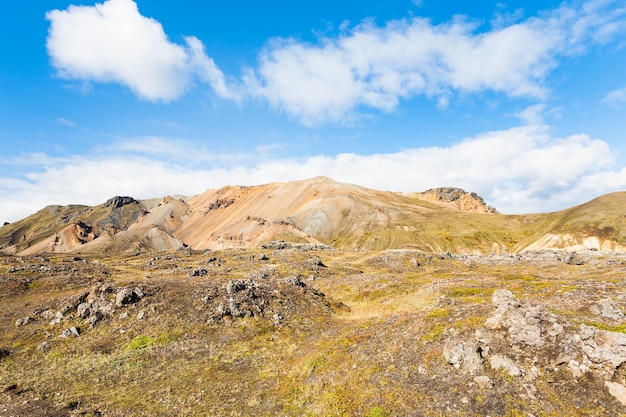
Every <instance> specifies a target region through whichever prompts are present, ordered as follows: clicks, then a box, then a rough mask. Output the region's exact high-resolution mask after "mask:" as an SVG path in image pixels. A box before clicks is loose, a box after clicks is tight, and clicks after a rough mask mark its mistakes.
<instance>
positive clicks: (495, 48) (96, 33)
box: [0, 0, 626, 221]
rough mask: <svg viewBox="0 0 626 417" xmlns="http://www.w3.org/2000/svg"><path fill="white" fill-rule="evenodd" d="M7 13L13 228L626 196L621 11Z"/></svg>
mask: <svg viewBox="0 0 626 417" xmlns="http://www.w3.org/2000/svg"><path fill="white" fill-rule="evenodd" d="M5 9H8V10H5V13H3V14H2V15H0V28H1V29H0V30H2V31H4V34H3V35H4V36H2V39H3V41H2V43H0V48H1V53H2V57H3V58H2V60H1V61H0V139H1V140H2V148H1V151H0V193H1V194H2V200H1V201H0V221H15V220H18V219H20V218H23V217H25V216H27V215H29V214H32V213H34V212H35V211H37V210H39V209H40V208H42V207H44V206H46V205H49V204H90V205H95V204H99V203H102V202H104V201H105V200H106V199H108V198H109V197H112V196H114V195H131V196H133V197H136V198H152V197H161V196H165V195H168V194H178V195H195V194H199V193H201V192H203V191H204V190H206V189H208V188H217V187H220V186H223V185H228V184H242V185H254V184H263V183H267V182H273V181H288V180H295V179H302V178H309V177H314V176H317V175H326V176H329V177H331V178H333V179H335V180H338V181H342V182H349V183H356V184H359V185H363V186H367V187H371V188H376V189H383V190H391V191H424V190H426V189H428V188H433V187H440V186H457V187H462V188H464V189H466V190H468V191H474V192H477V193H478V194H480V195H481V196H483V197H484V198H485V200H486V201H487V202H488V203H489V204H491V205H493V206H495V207H496V208H497V209H498V210H500V211H501V212H504V213H528V212H540V211H552V210H559V209H562V208H566V207H569V206H572V205H575V204H580V203H583V202H585V201H588V200H590V199H592V198H594V197H596V196H599V195H601V194H605V193H609V192H613V191H619V190H624V189H626V122H625V121H626V5H624V3H623V1H621V0H620V1H617V0H591V1H566V2H560V1H541V2H539V1H507V2H492V1H482V2H459V1H458V0H454V1H453V0H437V1H435V0H421V1H417V0H413V1H411V0H390V1H387V2H368V1H360V2H352V1H344V2H337V1H334V2H330V1H316V2H279V1H265V2H258V1H257V2H248V1H241V2H196V1H189V0H180V1H177V2H171V1H157V0H150V1H147V0H138V1H131V0H108V1H104V2H89V1H70V2H68V1H46V2H41V1H37V0H23V1H19V2H10V3H9V4H8V5H5Z"/></svg>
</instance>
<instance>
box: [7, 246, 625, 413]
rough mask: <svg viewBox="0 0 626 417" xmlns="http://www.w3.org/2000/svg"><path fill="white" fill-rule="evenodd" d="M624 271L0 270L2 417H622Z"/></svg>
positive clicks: (457, 262)
mask: <svg viewBox="0 0 626 417" xmlns="http://www.w3.org/2000/svg"><path fill="white" fill-rule="evenodd" d="M625 276H626V255H624V254H618V253H608V252H600V251H585V252H577V253H566V252H557V251H541V252H532V253H524V254H519V255H499V256H461V255H454V254H450V253H436V254H433V253H425V252H419V251H406V250H394V251H384V252H357V251H339V250H333V249H331V248H329V247H326V246H322V245H311V244H302V245H293V244H289V243H285V242H275V243H273V244H269V245H266V246H265V247H262V248H259V249H250V250H242V249H237V250H223V251H202V252H198V251H190V250H180V251H175V252H168V253H159V254H143V255H137V256H125V257H122V256H111V257H96V256H93V255H89V256H87V255H54V256H52V255H49V256H39V255H37V256H28V257H15V256H4V257H0V305H1V306H2V308H0V325H1V326H2V329H3V331H2V333H1V334H0V416H44V415H45V416H77V415H86V416H126V415H138V416H155V415H162V416H178V415H198V416H204V415H216V416H218V415H219V416H247V415H255V416H276V415H281V416H301V415H310V416H344V415H345V416H370V417H372V416H441V415H460V416H485V415H490V416H563V415H572V416H575V415H585V416H620V415H626V373H625V371H624V369H623V367H622V365H623V364H624V362H626V334H625V332H626V317H625V316H624V312H623V311H624V306H625V305H626V293H625V292H624V290H625V287H626V286H625V283H624V277H625Z"/></svg>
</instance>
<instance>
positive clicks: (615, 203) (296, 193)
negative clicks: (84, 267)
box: [0, 177, 626, 255]
mask: <svg viewBox="0 0 626 417" xmlns="http://www.w3.org/2000/svg"><path fill="white" fill-rule="evenodd" d="M625 203H626V193H614V194H610V195H606V196H603V197H600V198H598V199H595V200H593V201H591V202H589V203H587V204H583V205H581V206H578V207H574V208H571V209H567V210H563V211H561V212H556V213H546V214H535V215H517V216H512V215H503V214H499V213H498V212H497V211H496V210H495V209H494V208H492V207H489V206H488V205H486V204H485V202H484V201H483V199H482V198H480V196H478V195H476V194H474V193H469V192H465V191H463V190H461V189H458V188H437V189H433V190H428V191H426V192H424V193H393V192H387V191H377V190H371V189H367V188H364V187H360V186H357V185H351V184H342V183H338V182H335V181H332V180H330V179H328V178H325V177H318V178H313V179H310V180H304V181H294V182H288V183H272V184H266V185H261V186H254V187H244V186H228V187H224V188H221V189H218V190H208V191H206V192H205V193H203V194H200V195H197V196H193V197H189V198H184V199H181V198H173V197H165V198H162V199H156V200H146V201H138V200H135V199H133V198H131V197H115V198H112V199H111V200H109V201H107V202H106V203H104V204H102V205H100V206H96V207H86V206H67V207H61V206H49V207H46V208H44V209H42V210H41V211H39V212H38V213H35V214H33V215H31V216H29V217H27V218H25V219H23V220H21V221H18V222H15V223H13V224H9V225H5V226H3V227H2V228H0V251H2V252H3V253H6V254H17V255H30V254H36V253H102V254H112V253H143V252H146V251H157V252H158V251H164V250H176V249H180V248H184V247H187V248H191V249H193V250H204V249H211V250H217V249H223V248H237V247H239V248H254V247H258V246H260V245H262V244H264V243H268V242H271V241H276V240H285V241H289V242H300V243H313V244H326V245H330V246H332V247H334V248H337V249H358V250H384V249H394V248H395V249H418V250H422V251H429V252H440V251H448V252H452V253H461V254H500V253H517V252H521V251H524V250H539V249H559V250H581V249H595V250H603V251H623V250H625V249H626V226H625V224H626V222H625V221H624V219H625V217H624V216H626V210H624V207H625V206H626V205H625Z"/></svg>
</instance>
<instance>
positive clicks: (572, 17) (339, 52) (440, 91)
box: [252, 1, 625, 124]
mask: <svg viewBox="0 0 626 417" xmlns="http://www.w3.org/2000/svg"><path fill="white" fill-rule="evenodd" d="M613 3H615V2H612V1H608V2H607V1H602V2H599V1H593V2H588V3H586V4H585V5H583V7H580V8H573V7H568V6H565V5H564V6H562V7H560V8H558V9H556V10H553V11H550V12H546V13H544V14H541V15H540V16H539V17H533V18H530V19H527V20H525V21H522V22H519V23H512V24H509V25H507V26H498V27H494V28H492V29H491V30H489V31H484V32H479V31H478V27H477V26H476V25H475V24H473V23H471V22H468V21H466V20H463V19H461V18H457V19H455V20H453V21H451V22H447V23H443V24H439V25H433V24H432V23H431V22H430V21H429V20H427V19H423V18H414V19H411V20H407V19H405V20H397V21H391V22H388V23H387V24H386V25H385V26H383V27H379V26H375V25H374V24H372V23H363V24H361V25H358V26H357V27H355V28H354V29H353V30H352V31H350V32H342V33H341V34H340V35H339V36H338V37H335V38H332V37H324V38H320V39H319V40H318V42H317V43H316V44H308V43H303V42H300V41H296V40H293V39H282V40H275V41H273V42H272V43H270V44H269V45H268V47H267V48H266V49H265V50H264V51H263V52H262V53H261V55H260V58H259V67H258V69H257V70H256V71H255V72H254V74H253V76H252V78H253V79H254V81H255V83H254V85H255V86H256V93H257V94H258V95H259V96H262V97H264V98H265V99H267V100H268V102H269V103H270V104H271V105H272V106H274V107H276V108H278V109H281V110H283V111H285V112H287V113H289V114H291V115H293V116H295V117H297V118H298V119H300V120H302V121H303V122H304V123H306V124H315V123H321V122H326V121H333V122H336V121H340V120H341V119H342V118H344V117H345V116H346V114H349V113H350V112H351V111H353V110H354V109H355V108H358V107H359V106H367V107H372V108H376V109H380V110H383V111H389V110H393V109H395V108H396V107H397V106H398V104H399V102H400V101H401V100H403V99H408V98H410V97H413V96H416V95H424V96H427V97H432V98H434V99H435V100H436V103H437V105H438V106H439V107H443V108H445V107H446V106H448V105H449V103H450V101H451V99H452V98H453V95H454V94H455V93H473V92H480V91H485V90H488V91H494V92H497V93H502V94H505V95H508V96H511V97H521V96H523V97H533V98H543V97H544V96H545V95H546V92H547V89H546V87H545V85H544V79H545V78H546V76H547V75H548V74H549V73H550V71H551V70H552V69H554V68H555V67H556V66H557V65H558V63H559V60H560V59H562V58H563V57H565V56H568V55H572V54H575V53H583V52H584V51H585V50H586V48H587V47H588V46H589V45H590V44H593V43H594V42H606V41H608V40H610V39H611V38H612V36H614V35H615V34H616V32H617V31H619V30H623V29H620V27H619V26H617V25H612V23H618V22H620V20H621V22H620V23H622V24H623V18H624V15H625V11H624V10H623V9H619V8H615V9H614V10H611V9H610V8H609V7H608V6H611V4H613ZM599 32H602V35H601V36H600V35H599Z"/></svg>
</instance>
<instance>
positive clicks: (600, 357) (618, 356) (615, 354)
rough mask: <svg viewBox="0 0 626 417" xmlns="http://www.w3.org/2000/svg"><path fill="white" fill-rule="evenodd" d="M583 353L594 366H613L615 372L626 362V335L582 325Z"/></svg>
mask: <svg viewBox="0 0 626 417" xmlns="http://www.w3.org/2000/svg"><path fill="white" fill-rule="evenodd" d="M580 338H581V345H582V351H583V353H584V354H585V355H586V357H587V358H588V359H589V360H590V361H591V362H592V363H594V364H604V365H607V364H611V365H612V367H613V370H615V369H617V368H618V367H620V366H621V365H622V364H623V363H624V362H626V334H624V333H618V332H610V331H607V330H601V329H597V328H595V327H592V326H587V325H585V324H581V325H580Z"/></svg>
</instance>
